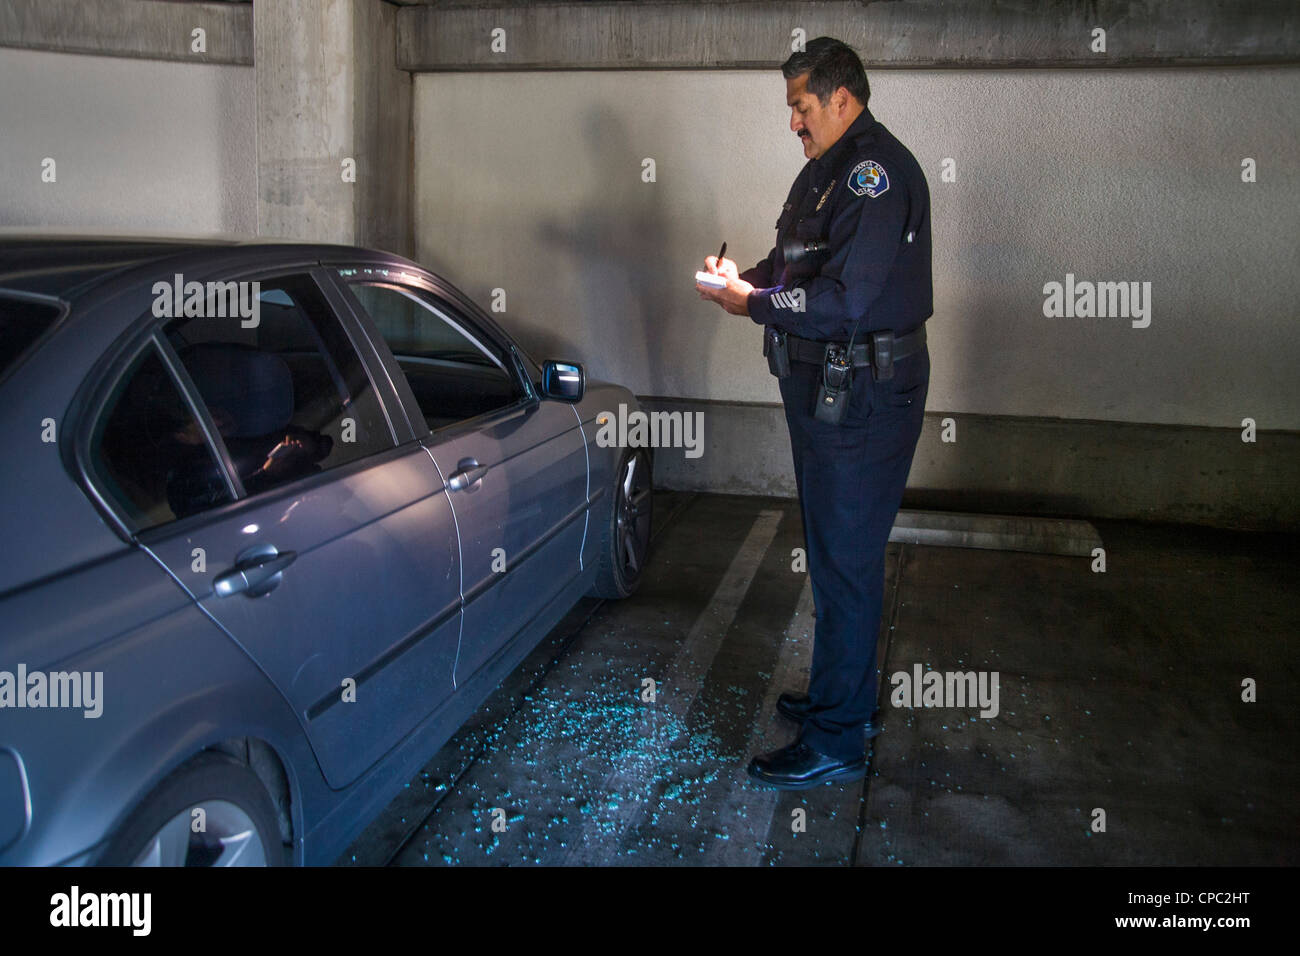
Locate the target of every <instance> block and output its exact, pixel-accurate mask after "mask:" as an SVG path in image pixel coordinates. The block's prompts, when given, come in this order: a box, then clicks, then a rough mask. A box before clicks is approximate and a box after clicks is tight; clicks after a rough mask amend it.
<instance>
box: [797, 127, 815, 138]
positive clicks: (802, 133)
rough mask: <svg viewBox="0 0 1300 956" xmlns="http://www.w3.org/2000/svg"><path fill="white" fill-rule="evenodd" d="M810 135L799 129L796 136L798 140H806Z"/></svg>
mask: <svg viewBox="0 0 1300 956" xmlns="http://www.w3.org/2000/svg"><path fill="white" fill-rule="evenodd" d="M811 135H812V134H811V133H809V132H808V131H807V130H806V129H801V130H799V133H798V136H799V138H800V139H808V138H809V137H810V136H811Z"/></svg>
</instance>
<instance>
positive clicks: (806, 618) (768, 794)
mask: <svg viewBox="0 0 1300 956" xmlns="http://www.w3.org/2000/svg"><path fill="white" fill-rule="evenodd" d="M813 607H814V604H813V596H812V578H808V580H806V581H805V582H804V586H803V591H801V592H800V594H799V603H798V604H797V605H796V606H795V609H794V615H793V616H792V617H791V618H790V623H789V624H787V625H786V628H785V634H784V635H782V638H781V649H780V651H779V653H778V654H777V658H776V666H775V667H773V668H772V680H771V681H770V682H769V683H768V685H767V693H766V694H764V695H763V706H762V708H761V709H760V710H759V712H758V717H757V719H756V720H755V721H754V731H753V733H752V734H751V735H750V738H749V752H750V753H751V754H760V753H766V752H767V751H769V750H775V749H776V748H777V747H778V746H783V745H784V744H787V743H789V742H790V741H791V740H793V739H794V735H795V732H796V730H795V725H794V724H793V723H791V722H790V721H788V720H786V719H785V718H784V717H782V716H781V715H780V714H778V713H777V711H776V699H777V697H779V696H780V695H781V694H782V693H783V692H785V691H787V690H792V691H795V692H796V693H797V692H800V691H802V690H803V688H805V687H807V686H808V675H809V672H810V671H811V669H812V647H813V630H814V628H815V626H816V624H817V619H816V618H814V617H813ZM780 793H781V792H780V791H779V790H776V789H774V788H772V787H765V786H763V785H762V784H758V783H752V782H751V781H750V779H749V774H748V773H747V772H746V770H745V768H744V767H739V768H737V769H736V772H735V774H734V775H733V778H732V785H731V788H730V790H729V792H728V795H727V800H726V807H725V808H723V809H721V810H720V811H719V813H718V816H719V818H720V819H722V820H725V821H726V822H727V835H728V837H729V839H727V840H726V841H724V842H721V845H720V846H719V847H718V851H717V852H716V853H714V854H712V855H711V856H708V855H707V853H706V856H708V858H707V859H706V860H705V861H704V862H705V863H706V864H707V865H711V866H747V865H748V866H758V865H759V864H760V863H762V862H763V851H762V847H763V846H765V845H766V844H767V834H768V831H769V830H770V829H771V828H772V816H773V814H775V813H776V803H777V798H778V797H779V796H780ZM742 809H743V810H744V811H745V812H744V813H743V814H742V813H741V812H740V811H741V810H742Z"/></svg>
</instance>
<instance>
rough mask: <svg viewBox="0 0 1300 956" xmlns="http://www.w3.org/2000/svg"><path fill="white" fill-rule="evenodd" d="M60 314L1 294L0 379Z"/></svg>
mask: <svg viewBox="0 0 1300 956" xmlns="http://www.w3.org/2000/svg"><path fill="white" fill-rule="evenodd" d="M59 311H60V310H59V309H58V308H56V307H55V306H53V305H51V304H49V303H47V302H33V301H31V300H30V299H23V298H19V297H17V296H10V295H3V294H0V376H3V375H4V374H5V372H7V371H9V367H10V366H11V365H13V364H14V363H15V362H17V361H18V359H19V357H20V356H21V355H22V354H23V352H25V351H27V346H29V345H31V344H32V343H33V342H35V341H36V340H37V339H38V338H39V337H40V335H41V333H42V332H44V331H45V330H46V329H48V328H49V327H50V326H51V325H52V324H53V323H54V320H55V319H57V318H58V317H59Z"/></svg>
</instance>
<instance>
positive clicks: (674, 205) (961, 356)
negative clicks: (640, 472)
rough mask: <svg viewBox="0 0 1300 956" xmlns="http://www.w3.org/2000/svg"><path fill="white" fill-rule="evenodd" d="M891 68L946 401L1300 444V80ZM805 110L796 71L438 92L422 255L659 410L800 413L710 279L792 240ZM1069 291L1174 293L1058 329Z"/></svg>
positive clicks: (426, 170)
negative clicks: (725, 406) (717, 269)
mask: <svg viewBox="0 0 1300 956" xmlns="http://www.w3.org/2000/svg"><path fill="white" fill-rule="evenodd" d="M870 78H871V81H872V99H871V106H872V108H873V110H874V111H875V112H876V114H877V116H878V117H879V118H880V119H882V120H883V121H884V122H885V123H886V124H887V125H889V126H890V128H891V129H893V130H894V131H895V133H897V134H898V135H899V136H900V138H902V139H903V141H904V142H905V143H907V144H908V145H909V146H910V147H911V148H912V150H913V152H914V153H915V154H916V156H917V158H918V159H919V160H920V162H921V164H922V166H923V167H924V168H925V170H926V171H927V175H928V176H929V180H930V187H931V193H932V196H933V207H934V208H933V212H934V215H933V219H934V239H935V287H936V295H935V302H936V306H935V316H934V318H933V319H932V320H931V321H930V324H929V330H930V334H931V339H930V341H931V354H932V359H933V379H932V386H931V392H930V398H929V402H928V408H929V409H930V410H932V411H937V412H956V413H976V414H984V415H1013V416H1014V415H1022V416H1049V417H1053V416H1060V417H1064V418H1075V419H1093V420H1104V421H1124V422H1145V423H1166V424H1179V425H1209V426H1223V427H1236V426H1239V425H1240V422H1241V420H1242V418H1244V417H1252V418H1254V419H1255V420H1256V421H1257V422H1258V424H1259V427H1260V428H1265V429H1270V428H1271V429H1278V428H1282V429H1296V428H1300V392H1297V390H1296V389H1295V388H1294V386H1293V383H1294V380H1295V368H1296V367H1297V364H1298V362H1300V336H1297V335H1296V334H1295V333H1294V323H1295V319H1296V317H1297V312H1298V309H1297V305H1296V303H1297V302H1298V301H1300V268H1297V267H1300V203H1297V202H1296V196H1297V193H1298V191H1300V158H1298V157H1297V155H1296V152H1295V150H1294V141H1295V133H1296V125H1295V121H1294V119H1292V118H1290V117H1293V116H1294V107H1295V104H1296V102H1297V101H1300V70H1297V69H1295V68H1289V67H1263V68H1255V69H1249V70H1232V69H1219V68H1206V69H1198V70H1194V71H1184V70H1161V71H1148V70H1113V71H1111V70H1107V71H1046V70H1037V71H991V70H985V71H978V72H975V71H907V72H890V71H875V72H874V73H872V74H871V77H870ZM788 120H789V114H788V110H787V109H786V107H785V105H784V86H783V82H782V80H781V78H780V75H779V74H777V73H760V72H623V73H600V74H593V73H576V72H568V73H566V72H552V73H513V74H481V73H480V74H468V73H465V74H423V75H418V76H417V77H416V82H415V119H414V124H415V142H416V148H415V183H416V211H415V217H416V252H417V257H418V258H419V259H421V260H422V261H424V262H425V263H426V264H429V265H432V266H433V267H435V268H437V269H439V270H441V271H444V272H446V273H447V274H448V275H449V276H450V277H452V278H453V279H454V280H455V281H457V282H458V283H460V284H461V285H462V286H463V287H464V288H466V290H467V291H469V292H470V293H471V294H472V295H474V296H476V297H477V298H478V299H479V300H480V301H482V302H484V303H487V302H488V301H489V298H490V292H491V290H492V289H494V288H504V289H505V290H506V293H507V300H506V301H507V309H508V312H507V316H506V319H507V322H508V323H509V324H510V325H511V326H512V327H513V328H516V329H519V330H520V331H521V332H522V333H523V337H524V338H525V340H526V342H527V343H528V344H529V345H530V347H533V348H534V349H535V350H536V351H538V352H542V353H547V354H555V355H563V356H567V357H572V358H576V359H580V360H582V361H584V362H586V363H587V365H588V367H589V369H590V370H591V372H592V373H594V374H596V375H597V376H602V377H609V378H612V379H615V380H618V381H620V382H623V383H625V384H627V385H628V386H630V387H631V388H632V389H633V390H634V391H636V392H638V393H640V394H644V395H662V396H676V397H687V398H693V399H707V400H714V401H718V400H721V401H732V402H734V401H742V402H745V401H748V402H779V393H778V391H777V388H776V385H775V380H773V379H772V378H771V377H770V376H769V375H768V374H767V372H766V368H765V365H764V363H763V361H762V359H761V358H760V356H759V346H760V335H759V330H758V329H757V327H756V326H754V325H753V324H752V323H750V322H749V321H748V320H747V319H740V318H735V317H729V316H726V315H723V314H722V313H721V312H720V310H718V309H716V307H713V306H711V305H708V304H706V303H703V302H701V301H700V300H699V299H698V298H697V297H696V295H695V293H694V291H693V289H692V280H691V276H692V274H693V272H694V271H695V269H696V268H697V267H698V264H699V262H700V260H701V259H702V258H703V257H704V256H705V255H708V254H711V253H715V252H716V251H717V247H718V245H719V243H720V242H721V241H722V240H723V239H725V240H727V242H728V247H729V254H731V255H734V256H735V257H736V258H737V259H738V260H740V261H741V262H742V266H743V265H748V264H749V263H751V262H752V261H753V260H755V259H756V258H758V257H759V256H761V255H762V254H764V253H765V252H766V251H767V249H768V248H769V246H770V244H771V241H772V238H773V235H774V232H773V225H774V222H775V220H776V216H777V212H778V210H779V208H780V204H781V202H782V201H783V199H784V197H785V193H786V191H787V189H788V187H789V183H790V181H791V180H792V179H793V177H794V176H795V174H796V173H797V172H798V170H799V168H800V166H801V164H802V161H803V160H802V155H801V153H800V151H799V149H798V147H797V144H796V142H795V139H794V137H793V135H792V134H791V133H790V132H789V129H788ZM647 157H648V158H653V159H654V160H655V163H656V170H655V172H656V180H657V181H656V182H653V183H646V182H643V181H642V168H643V167H642V161H643V159H644V158H647ZM946 157H951V158H952V159H954V160H955V162H956V171H957V181H956V182H954V183H945V182H942V181H941V176H940V169H941V162H942V160H943V159H944V158H946ZM1244 157H1251V158H1254V159H1255V160H1256V162H1257V164H1258V181H1257V182H1254V183H1244V182H1242V179H1241V161H1242V159H1243V158H1244ZM1067 273H1072V274H1074V275H1075V276H1076V277H1077V278H1079V279H1090V280H1111V281H1118V280H1135V281H1140V282H1150V283H1151V288H1152V303H1153V305H1152V317H1151V322H1150V326H1149V327H1148V328H1134V327H1133V326H1132V322H1131V321H1129V320H1126V319H1123V318H1110V319H1096V318H1093V319H1065V318H1055V319H1050V318H1046V317H1044V315H1043V301H1044V295H1043V286H1044V284H1045V283H1047V282H1049V281H1064V280H1065V277H1066V274H1067Z"/></svg>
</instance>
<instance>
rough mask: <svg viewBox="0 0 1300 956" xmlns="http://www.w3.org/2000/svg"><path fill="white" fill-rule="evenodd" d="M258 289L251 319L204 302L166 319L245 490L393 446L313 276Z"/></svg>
mask: <svg viewBox="0 0 1300 956" xmlns="http://www.w3.org/2000/svg"><path fill="white" fill-rule="evenodd" d="M250 299H251V296H250ZM257 299H258V303H259V313H260V314H259V315H258V316H257V320H256V324H255V325H254V324H253V320H252V319H251V318H250V319H247V320H245V319H243V318H241V317H239V316H237V315H236V316H225V315H212V314H211V313H214V312H217V311H218V310H217V309H208V310H206V311H208V312H209V315H207V316H202V317H198V318H189V319H179V320H177V321H175V322H173V323H172V324H171V325H169V326H168V328H167V338H168V341H170V342H171V344H172V347H173V348H175V349H176V353H177V355H178V356H179V357H180V360H181V362H182V364H184V366H185V370H186V371H187V372H188V373H189V375H190V378H191V379H192V380H193V382H194V386H195V388H196V389H197V390H198V392H199V394H200V396H202V399H203V402H204V404H205V405H206V406H207V410H208V412H209V414H211V416H212V420H213V423H214V424H215V425H216V428H217V431H218V432H219V433H220V435H221V439H222V441H223V442H224V444H225V446H226V450H227V451H228V452H229V454H230V457H231V460H232V461H233V462H234V465H235V472H236V473H237V474H238V475H239V478H240V480H241V481H242V482H243V484H244V489H245V491H247V492H248V493H249V494H256V493H258V492H260V491H265V490H267V489H270V488H275V487H279V486H280V485H283V484H286V483H288V482H291V481H296V480H297V479H299V478H303V477H306V476H308V475H314V474H318V473H320V472H322V471H325V470H327V469H329V468H334V467H337V466H339V465H344V464H347V463H348V462H351V461H355V460H357V459H359V458H363V457H365V456H367V455H371V454H374V453H375V452H379V451H383V450H385V449H388V448H391V447H392V446H393V438H392V433H391V432H390V431H389V428H388V422H387V419H385V417H384V414H383V409H382V407H381V406H380V403H379V399H378V397H377V396H376V394H375V390H374V387H373V385H372V383H371V381H370V378H369V376H368V375H367V374H366V370H365V367H364V366H363V365H362V364H361V359H360V358H359V357H358V355H357V353H356V350H355V349H354V348H353V347H352V343H351V342H350V341H349V340H348V337H347V334H346V333H345V332H344V330H343V328H342V326H340V325H339V323H338V319H337V318H336V317H335V316H334V314H333V313H332V312H331V311H330V309H329V307H328V305H327V304H326V302H325V299H324V297H323V296H322V295H321V293H320V290H319V289H318V288H317V287H316V284H315V282H314V281H313V280H312V279H311V277H310V276H289V277H281V278H276V279H273V280H262V281H261V283H260V293H259V294H258V296H257ZM221 311H222V312H224V311H225V310H221ZM246 324H248V325H252V327H250V328H245V327H244V326H245V325H246Z"/></svg>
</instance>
